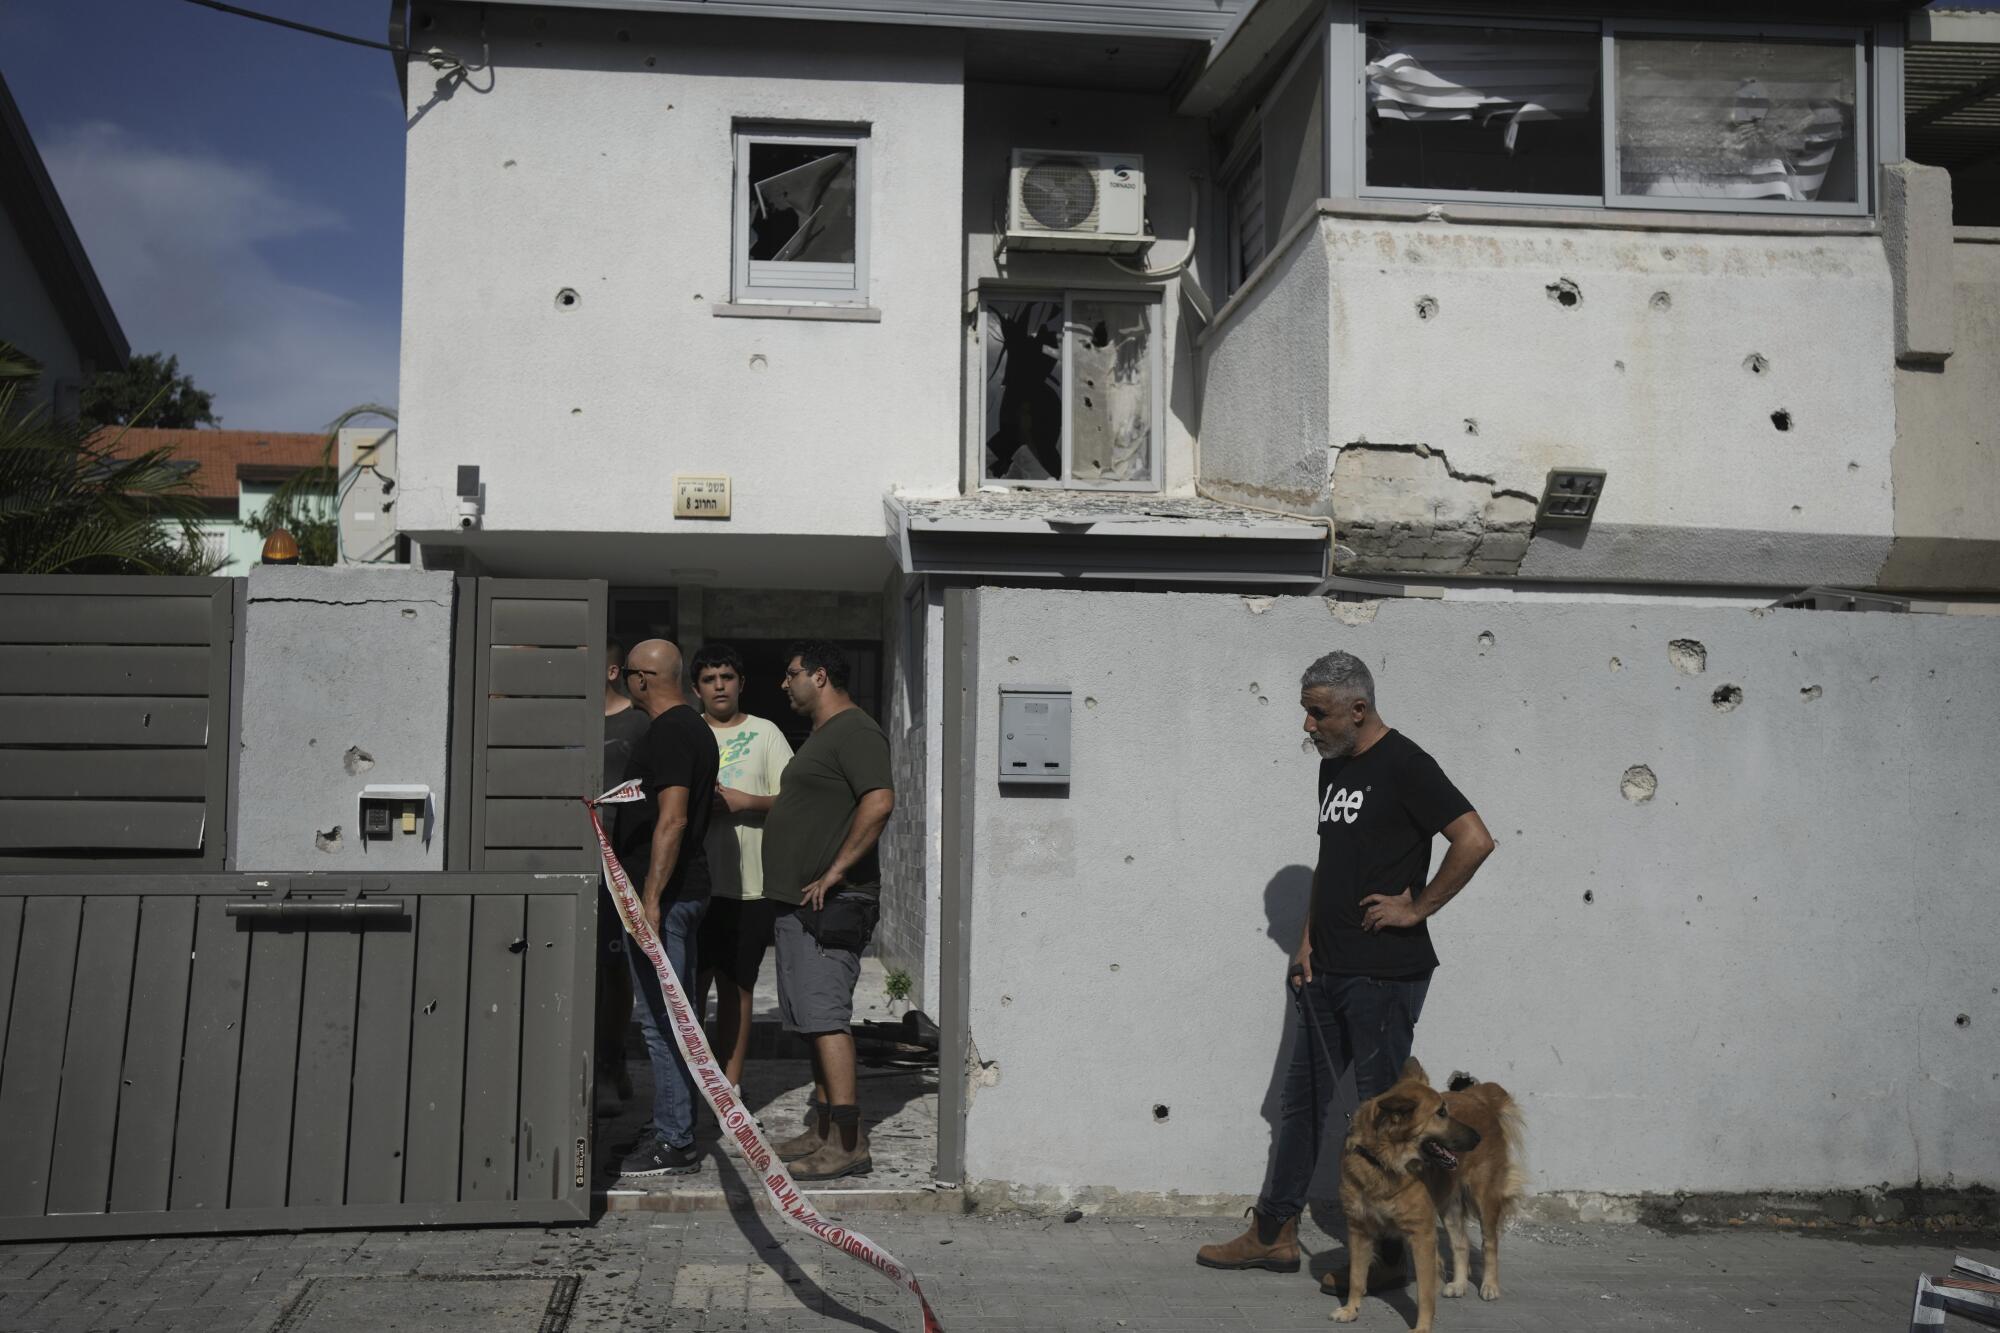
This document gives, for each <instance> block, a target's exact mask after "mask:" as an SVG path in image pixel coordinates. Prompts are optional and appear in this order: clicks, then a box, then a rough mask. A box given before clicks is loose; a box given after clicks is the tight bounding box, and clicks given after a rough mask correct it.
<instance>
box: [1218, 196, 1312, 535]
mask: <svg viewBox="0 0 2000 1333" xmlns="http://www.w3.org/2000/svg"><path fill="white" fill-rule="evenodd" d="M1277 239H1278V238H1277V237H1275V236H1274V237H1272V240H1273V242H1274V243H1275V242H1276V241H1277ZM1268 262H1269V264H1270V270H1269V272H1268V273H1267V274H1266V275H1265V278H1264V280H1263V281H1261V282H1259V283H1257V284H1256V285H1255V286H1253V287H1251V288H1250V289H1249V290H1248V291H1246V292H1245V293H1244V295H1243V299H1242V304H1241V305H1240V307H1239V308H1238V309H1236V310H1235V311H1234V312H1232V313H1231V314H1230V316H1229V317H1228V318H1227V319H1226V320H1225V321H1224V322H1223V323H1221V324H1219V325H1218V326H1217V328H1216V331H1215V334H1214V335H1213V336H1212V337H1210V338H1209V339H1208V340H1206V342H1204V344H1203V345H1202V348H1201V354H1202V374H1203V381H1202V401H1201V425H1202V429H1201V479H1202V482H1203V486H1204V489H1205V490H1206V492H1207V493H1208V494H1209V495H1212V496H1214V497H1215V498H1216V499H1218V500H1235V501H1241V502H1243V503H1247V504H1254V505H1259V506H1262V507H1265V508H1272V509H1286V510H1290V511H1292V512H1294V513H1300V514H1321V515H1330V514H1332V513H1333V494H1332V490H1331V488H1330V487H1329V486H1328V484H1327V479H1328V473H1329V468H1330V466H1331V465H1330V461H1329V459H1330V455H1329V453H1328V451H1327V440H1328V438H1329V437H1328V434H1327V431H1328V429H1329V426H1330V422H1329V417H1328V413H1329V412H1330V410H1331V408H1332V399H1331V398H1330V397H1329V393H1328V388H1327V376H1328V374H1329V373H1330V368H1331V364H1332V363H1331V353H1330V348H1329V345H1328V339H1329V337H1330V336H1331V335H1330V330H1331V325H1330V324H1329V322H1328V319H1327V293H1326V247H1325V246H1324V245H1322V244H1320V243H1319V240H1318V238H1317V237H1316V236H1314V235H1312V234H1311V233H1308V234H1306V235H1304V236H1302V237H1300V238H1299V239H1298V240H1296V241H1295V242H1294V243H1293V244H1291V245H1289V246H1287V247H1285V248H1284V249H1283V250H1282V251H1281V252H1279V253H1277V254H1274V255H1272V256H1271V257H1270V259H1269V261H1268Z"/></svg>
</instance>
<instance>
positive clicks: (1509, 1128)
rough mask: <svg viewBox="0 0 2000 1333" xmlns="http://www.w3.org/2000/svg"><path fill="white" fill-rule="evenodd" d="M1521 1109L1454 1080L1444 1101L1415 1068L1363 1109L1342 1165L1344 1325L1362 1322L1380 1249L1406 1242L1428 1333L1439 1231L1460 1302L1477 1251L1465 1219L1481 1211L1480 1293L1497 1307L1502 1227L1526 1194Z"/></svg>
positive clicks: (1450, 1289)
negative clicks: (1391, 1240)
mask: <svg viewBox="0 0 2000 1333" xmlns="http://www.w3.org/2000/svg"><path fill="white" fill-rule="evenodd" d="M1527 1186H1528V1172H1527V1162H1526V1158H1525V1156H1524V1153H1523V1141H1522V1129H1521V1109H1520V1108H1519V1107H1518V1106H1516V1105H1515V1104H1514V1099H1513V1098H1512V1097H1510V1096H1508V1095H1507V1090H1506V1089H1505V1088H1503V1087H1501V1086H1500V1085H1499V1084H1498V1083H1481V1082H1479V1081H1477V1080H1476V1079H1474V1078H1472V1076H1471V1075H1469V1074H1454V1075H1452V1079H1451V1087H1450V1088H1449V1090H1447V1091H1445V1092H1439V1091H1438V1090H1437V1089H1435V1088H1433V1087H1432V1086H1431V1083H1430V1078H1429V1076H1428V1075H1426V1074H1425V1073H1424V1067H1423V1066H1422V1065H1420V1064H1418V1063H1417V1062H1416V1061H1415V1060H1411V1061H1410V1062H1409V1063H1407V1064H1405V1065H1404V1066H1403V1076H1402V1078H1401V1080H1400V1081H1398V1082H1397V1084H1396V1086H1394V1087H1392V1088H1390V1089H1389V1090H1388V1091H1387V1092H1385V1093H1383V1094H1382V1095H1381V1096H1379V1097H1371V1098H1370V1099H1368V1100H1367V1101H1365V1102H1363V1103H1361V1105H1360V1107H1359V1108H1358V1109H1356V1111H1355V1112H1354V1121H1353V1125H1352V1128H1350V1129H1349V1130H1348V1133H1347V1150H1346V1153H1345V1155H1344V1156H1343V1157H1342V1158H1341V1163H1340V1206H1341V1209H1342V1211H1344V1212H1345V1213H1346V1214H1347V1254H1348V1277H1347V1303H1346V1304H1344V1305H1342V1306H1341V1307H1340V1308H1339V1309H1338V1310H1335V1311H1334V1312H1333V1317H1334V1318H1335V1319H1337V1320H1339V1321H1340V1322H1341V1323H1343V1324H1345V1323H1351V1322H1352V1321H1353V1320H1354V1319H1355V1318H1357V1317H1358V1316H1359V1315H1360V1313H1361V1297H1362V1296H1363V1295H1364V1294H1365V1293H1366V1292H1367V1290H1368V1265H1369V1263H1370V1262H1371V1261H1372V1260H1373V1259H1374V1257H1375V1243H1376V1241H1377V1240H1378V1239H1380V1238H1382V1237H1385V1236H1392V1235H1401V1236H1403V1237H1405V1238H1406V1239H1407V1240H1408V1242H1409V1247H1410V1259H1411V1262H1412V1264H1413V1265H1414V1267H1415V1270H1416V1278H1417V1327H1416V1333H1431V1322H1432V1320H1433V1319H1434V1318H1435V1317H1436V1315H1437V1298H1438V1293H1439V1281H1438V1278H1439V1274H1438V1250H1437V1224H1438V1222H1439V1221H1440V1220H1442V1221H1443V1222H1444V1226H1445V1231H1446V1232H1447V1233H1448V1234H1449V1235H1450V1237H1451V1268H1452V1273H1451V1281H1450V1282H1449V1283H1446V1284H1444V1285H1443V1293H1444V1294H1445V1295H1446V1296H1463V1295H1464V1294H1465V1289H1466V1285H1467V1281H1466V1274H1467V1262H1468V1260H1469V1259H1470V1258H1471V1245H1470V1243H1469V1241H1468V1240H1467V1238H1466V1231H1465V1214H1466V1210H1467V1209H1468V1208H1476V1209H1478V1210H1479V1239H1480V1245H1481V1249H1482V1251H1483V1252H1484V1255H1485V1259H1486V1271H1485V1273H1484V1275H1483V1276H1482V1278H1481V1280H1480V1283H1479V1294H1480V1295H1481V1296H1483V1297H1485V1298H1486V1299H1487V1300H1489V1301H1497V1300H1499V1299H1500V1228H1501V1225H1502V1224H1503V1223H1504V1222H1505V1221H1506V1219H1507V1212H1508V1210H1509V1209H1511V1208H1512V1207H1513V1206H1514V1205H1515V1204H1517V1203H1518V1202H1520V1200H1521V1198H1522V1196H1523V1195H1525V1194H1526V1193H1527Z"/></svg>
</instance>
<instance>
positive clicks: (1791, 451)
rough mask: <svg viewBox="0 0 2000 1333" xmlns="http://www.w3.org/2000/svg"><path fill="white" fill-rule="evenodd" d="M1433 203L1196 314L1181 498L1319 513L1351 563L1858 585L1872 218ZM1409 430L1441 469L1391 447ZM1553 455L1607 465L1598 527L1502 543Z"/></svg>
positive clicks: (1867, 550) (1871, 465)
mask: <svg viewBox="0 0 2000 1333" xmlns="http://www.w3.org/2000/svg"><path fill="white" fill-rule="evenodd" d="M1397 207H1399V206H1395V205H1381V206H1373V205H1369V206H1362V207H1360V208H1357V210H1356V211H1357V212H1359V211H1368V210H1371V209H1372V210H1375V211H1378V212H1382V213H1390V212H1393V211H1394V210H1395V209H1396V208H1397ZM1452 211H1453V210H1452V209H1451V208H1450V207H1445V208H1440V209H1438V210H1435V211H1434V212H1435V214H1436V215H1435V216H1431V217H1424V216H1422V215H1421V214H1420V213H1419V214H1418V215H1417V216H1412V217H1408V218H1403V217H1393V216H1368V217H1359V216H1338V215H1336V214H1335V213H1333V212H1328V213H1324V214H1322V215H1321V217H1320V219H1319V226H1318V228H1317V230H1313V229H1307V230H1306V231H1305V232H1304V233H1302V234H1301V237H1300V238H1299V239H1298V240H1297V241H1296V242H1295V243H1294V247H1293V249H1292V251H1290V252H1288V253H1287V254H1285V255H1283V256H1281V257H1280V258H1279V260H1278V261H1277V262H1276V264H1275V265H1274V267H1273V269H1272V270H1271V271H1270V272H1269V273H1268V274H1267V275H1266V277H1265V278H1264V279H1263V281H1262V282H1260V283H1259V284H1258V285H1257V286H1256V287H1253V288H1251V289H1249V290H1248V291H1246V292H1244V293H1242V294H1240V295H1239V296H1238V297H1237V298H1235V300H1234V302H1233V305H1232V308H1227V309H1225V310H1224V311H1223V312H1221V314H1220V316H1219V317H1218V320H1217V323H1216V325H1215V326H1214V328H1213V329H1211V330H1210V331H1209V333H1208V334H1207V335H1206V336H1205V341H1204V356H1205V360H1204V377H1205V378H1204V384H1203V395H1204V397H1203V411H1202V422H1201V453H1200V458H1201V473H1200V475H1201V484H1202V489H1203V492H1204V493H1205V494H1209V495H1212V496H1214V497H1216V498H1218V499H1224V500H1238V501H1241V502H1244V503H1249V504H1255V505H1260V506H1263V507H1267V508H1275V509H1281V510H1287V511H1291V512H1298V513H1315V514H1325V513H1331V514H1332V515H1333V516H1334V518H1335V520H1336V524H1337V525H1338V526H1340V527H1343V528H1344V529H1345V530H1346V531H1347V533H1349V534H1351V540H1350V538H1349V537H1348V536H1342V537H1341V538H1340V539H1339V540H1340V542H1341V544H1342V545H1344V546H1346V547H1347V548H1348V554H1342V553H1340V552H1336V555H1337V557H1338V559H1337V565H1338V567H1339V568H1340V569H1342V570H1344V571H1348V572H1354V573H1374V574H1394V573H1408V574H1435V575H1446V576H1449V575H1456V574H1465V575H1496V576H1504V575H1508V574H1514V573H1519V574H1520V575H1521V576H1523V577H1529V578H1546V579H1562V580H1593V579H1597V580H1617V581H1676V582H1682V581H1684V582H1692V583H1700V582H1712V583H1735V584H1750V585H1760V586H1761V585H1764V584H1768V583H1779V584H1783V583H1789V582H1794V581H1797V582H1800V583H1801V586H1803V584H1804V583H1812V582H1835V583H1838V582H1840V581H1842V580H1848V581H1852V582H1855V583H1859V584H1863V585H1866V584H1872V583H1873V582H1874V581H1875V578H1876V575H1877V571H1878V570H1880V568H1881V566H1882V562H1883V560H1884V558H1885V557H1886V556H1887V554H1888V551H1889V545H1890V542H1891V540H1892V537H1893V535H1894V531H1893V530H1894V528H1895V522H1896V511H1895V500H1894V496H1893V495H1892V490H1891V477H1890V468H1889V464H1890V454H1891V450H1892V448H1893V446H1894V443H1895V437H1896V426H1897V422H1896V388H1895V330H1894V300H1893V285H1892V282H1891V279H1890V273H1889V266H1888V261H1887V258H1886V256H1885V254H1884V252H1883V246H1882V240H1881V237H1880V236H1877V235H1873V234H1869V233H1868V232H1867V231H1865V230H1864V229H1863V228H1862V227H1860V226H1852V225H1849V224H1847V223H1845V222H1842V223H1837V224H1834V223H1829V224H1825V225H1824V226H1813V227H1799V228H1796V229H1794V230H1792V231H1790V232H1780V231H1777V230H1774V231H1772V232H1771V233H1769V234H1759V233H1757V232H1753V231H1749V230H1727V229H1724V228H1725V227H1726V225H1727V224H1718V223H1716V221H1715V220H1714V219H1692V220H1690V221H1689V222H1688V223H1687V224H1686V229H1685V230H1676V229H1674V227H1673V226H1662V225H1660V224H1659V223H1658V222H1657V221H1656V220H1654V219H1648V220H1647V222H1646V225H1645V227H1644V228H1643V229H1642V228H1641V227H1639V226H1636V225H1634V226H1621V225H1616V224H1615V222H1613V223H1607V225H1601V226H1592V227H1562V226H1498V225H1491V224H1486V223H1481V222H1478V221H1476V220H1473V219H1472V218H1469V217H1468V218H1467V220H1465V221H1454V220H1452V219H1451V216H1450V215H1451V213H1452ZM1465 211H1466V212H1469V213H1476V212H1477V210H1475V209H1471V208H1469V207H1468V208H1467V209H1466V210H1465ZM1759 225H1763V224H1759ZM1964 248H1966V247H1963V246H1961V247H1960V249H1964ZM1377 442H1387V443H1386V444H1383V443H1377ZM1357 446H1365V449H1364V451H1363V452H1362V453H1360V454H1357V453H1356V452H1355V450H1356V448H1357ZM1419 448H1425V449H1429V450H1431V451H1432V452H1433V453H1434V454H1440V455H1441V454H1446V453H1448V455H1449V466H1448V467H1447V466H1443V465H1428V466H1425V467H1420V466H1418V464H1419V463H1421V462H1424V461H1425V460H1423V459H1421V457H1420V456H1419V458H1418V459H1416V460H1412V459H1410V458H1407V457H1405V458H1394V457H1390V456H1389V452H1388V451H1393V450H1397V449H1401V450H1406V451H1412V452H1414V451H1416V450H1418V449H1419ZM1559 467H1586V468H1602V469H1604V470H1605V471H1606V472H1608V473H1609V477H1608V479H1607V481H1606V484H1605V489H1604V497H1603V501H1602V504H1601V506H1600V508H1599V510H1598V513H1597V516H1596V519H1595V521H1594V522H1593V524H1592V525H1591V527H1590V528H1588V529H1584V530H1578V529H1556V530H1551V531H1546V532H1543V533H1539V534H1535V535H1534V536H1533V537H1532V538H1530V539H1528V540H1526V542H1525V549H1522V548H1523V546H1524V543H1523V540H1522V538H1523V532H1522V530H1521V528H1520V524H1519V520H1520V518H1521V516H1522V509H1523V504H1517V503H1515V502H1514V498H1515V497H1538V496H1539V495H1540V494H1541V491H1542V488H1543V486H1544V484H1545V483H1546V480H1547V476H1548V473H1549V472H1550V470H1551V469H1554V468H1559ZM1426 510H1428V511H1429V512H1428V513H1426V512H1425V511H1426Z"/></svg>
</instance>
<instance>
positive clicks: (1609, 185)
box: [1328, 5, 1880, 217]
mask: <svg viewBox="0 0 2000 1333" xmlns="http://www.w3.org/2000/svg"><path fill="white" fill-rule="evenodd" d="M1377 22H1380V23H1414V24H1423V25H1427V26H1436V27H1471V28H1505V29H1540V30H1544V31H1563V32H1573V33H1595V34H1597V36H1598V74H1599V78H1600V79H1601V80H1602V87H1603V96H1602V99H1601V101H1602V107H1601V109H1600V112H1601V116H1600V119H1601V127H1600V139H1601V144H1602V148H1603V155H1604V160H1603V164H1602V166H1601V167H1600V172H1601V174H1602V180H1601V183H1600V184H1601V189H1600V192H1599V193H1596V194H1587V195H1586V194H1542V193H1536V192H1532V191H1524V190H1419V189H1410V188H1407V187H1402V186H1387V185H1379V186H1378V185H1370V184H1369V182H1368V78H1367V75H1366V74H1365V72H1364V70H1365V68H1366V66H1367V63H1368V25H1369V24H1370V23H1377ZM1352 27H1353V33H1354V38H1353V41H1352V42H1349V43H1337V42H1330V43H1329V44H1328V50H1329V51H1337V50H1340V49H1342V48H1343V47H1344V48H1345V50H1346V51H1347V52H1348V54H1349V57H1350V59H1351V61H1352V69H1351V71H1342V74H1343V77H1348V78H1349V79H1350V81H1351V83H1352V86H1353V89H1354V95H1353V99H1352V100H1351V102H1350V103H1349V118H1350V130H1351V134H1350V137H1349V139H1348V144H1349V149H1348V151H1349V153H1350V154H1351V161H1352V163H1353V180H1354V187H1355V193H1356V195H1357V196H1359V197H1360V198H1363V199H1400V200H1417V201H1423V202H1441V203H1481V204H1527V205H1543V206H1552V207H1569V208H1607V209H1610V208H1625V209H1646V210H1649V211H1655V212H1709V213H1763V214H1778V215H1781V216H1782V215H1791V216H1795V217H1841V216H1847V217H1852V216H1866V215H1868V214H1870V213H1872V212H1873V211H1874V200H1873V188H1872V187H1873V182H1874V170H1875V164H1876V161H1877V154H1878V153H1879V151H1880V142H1879V140H1880V135H1879V133H1878V130H1877V127H1876V126H1875V123H1874V122H1875V95H1874V94H1875V91H1876V90H1875V88H1874V87H1873V81H1872V79H1871V78H1870V69H1869V59H1870V54H1871V45H1872V43H1873V40H1874V36H1875V34H1874V32H1873V31H1872V30H1870V29H1868V28H1864V27H1849V26H1832V27H1828V26H1815V25H1809V24H1760V23H1735V22H1729V21H1726V20H1723V21H1717V22H1707V21H1693V20H1657V21H1651V20H1636V19H1631V20H1628V19H1609V18H1583V19H1557V18H1532V17H1519V18H1516V17H1513V16H1510V15H1507V14H1505V13H1487V14H1478V15H1472V14H1467V13H1464V12H1463V11H1456V12H1454V11H1451V10H1438V11H1432V10H1429V9H1426V8H1423V7H1422V6H1381V5H1374V6H1368V7H1365V8H1358V9H1356V10H1355V11H1353V20H1352ZM1621 34H1627V35H1631V36H1642V37H1680V38H1688V39H1707V40H1712V41H1723V42H1727V41H1759V40H1761V41H1769V42H1783V41H1796V42H1826V41H1846V42H1851V43H1852V44H1853V50H1854V103H1855V104H1854V120H1855V124H1854V144H1855V153H1854V158H1855V172H1856V175H1857V177H1858V179H1857V181H1856V183H1855V184H1856V188H1855V199H1854V200H1853V201H1851V202H1848V201H1840V202H1833V201H1820V200H1813V201H1809V202H1795V201H1792V200H1786V199H1676V198H1673V197H1671V196H1667V195H1628V194H1625V193H1623V191H1622V190H1621V189H1620V186H1619V177H1618V174H1617V169H1618V138H1617V135H1618V94H1617V74H1618V66H1617V59H1618V50H1617V43H1618V38H1619V36H1620V35H1621ZM1328 86H1329V87H1333V86H1337V84H1336V83H1335V82H1333V81H1331V80H1330V81H1329V84H1328ZM1333 138H1334V136H1333V135H1332V134H1329V135H1328V141H1329V143H1331V142H1332V140H1333Z"/></svg>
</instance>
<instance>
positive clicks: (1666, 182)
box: [1359, 15, 1874, 213]
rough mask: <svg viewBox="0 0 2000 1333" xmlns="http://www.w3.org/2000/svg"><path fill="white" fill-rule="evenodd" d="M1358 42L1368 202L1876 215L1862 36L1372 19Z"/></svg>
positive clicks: (1578, 22)
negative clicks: (1469, 200)
mask: <svg viewBox="0 0 2000 1333" xmlns="http://www.w3.org/2000/svg"><path fill="white" fill-rule="evenodd" d="M1362 34H1363V47H1362V50H1363V54H1362V56H1361V61H1362V66H1363V68H1362V79H1361V105H1360V108H1359V112H1360V115H1361V117H1362V120H1361V126H1360V128H1361V134H1362V138H1363V152H1362V161H1363V164H1364V165H1363V168H1362V170H1363V172H1364V179H1363V182H1362V188H1363V190H1364V192H1366V193H1386V194H1391V195H1397V196H1400V197H1409V196H1410V195H1413V194H1414V195H1417V196H1418V197H1423V196H1438V197H1444V198H1454V197H1474V198H1476V197H1480V196H1489V195H1499V196H1506V197H1511V198H1513V199H1515V200H1520V201H1546V202H1550V203H1565V202H1568V203H1591V204H1609V205H1614V206H1620V205H1622V206H1629V207H1640V208H1698V209H1699V208H1705V209H1727V210H1734V211H1745V212H1757V211H1766V212H1769V211H1793V212H1801V211H1803V212H1820V213H1860V212H1864V211H1866V206H1867V199H1868V190H1867V179H1868V173H1869V171H1870V169H1871V168H1872V165H1873V156H1874V154H1873V145H1872V142H1871V139H1870V136H1869V134H1868V133H1867V126H1868V105H1867V103H1868V93H1869V86H1868V73H1867V70H1868V62H1867V55H1868V50H1867V42H1868V36H1867V33H1866V31H1865V30H1862V29H1858V28H1856V29H1842V28H1804V27H1788V28H1754V29H1753V28H1750V27H1747V26H1745V27H1740V28H1735V29H1733V30H1732V29H1729V28H1710V27H1708V26H1707V25H1703V26H1702V27H1700V28H1697V27H1695V26H1694V25H1693V24H1688V23H1670V22H1627V21H1624V20H1608V19H1601V18H1600V19H1570V18H1564V19H1548V20H1530V19H1518V20H1512V21H1510V22H1508V23H1506V24H1505V25H1489V24H1486V23H1483V22H1481V21H1479V20H1476V19H1469V18H1468V19H1451V18H1444V17H1428V16H1427V17H1424V18H1422V19H1406V18H1401V17H1395V16H1390V15H1375V16H1370V17H1365V18H1364V19H1363V22H1362ZM1607 150H1608V151H1607Z"/></svg>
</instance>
